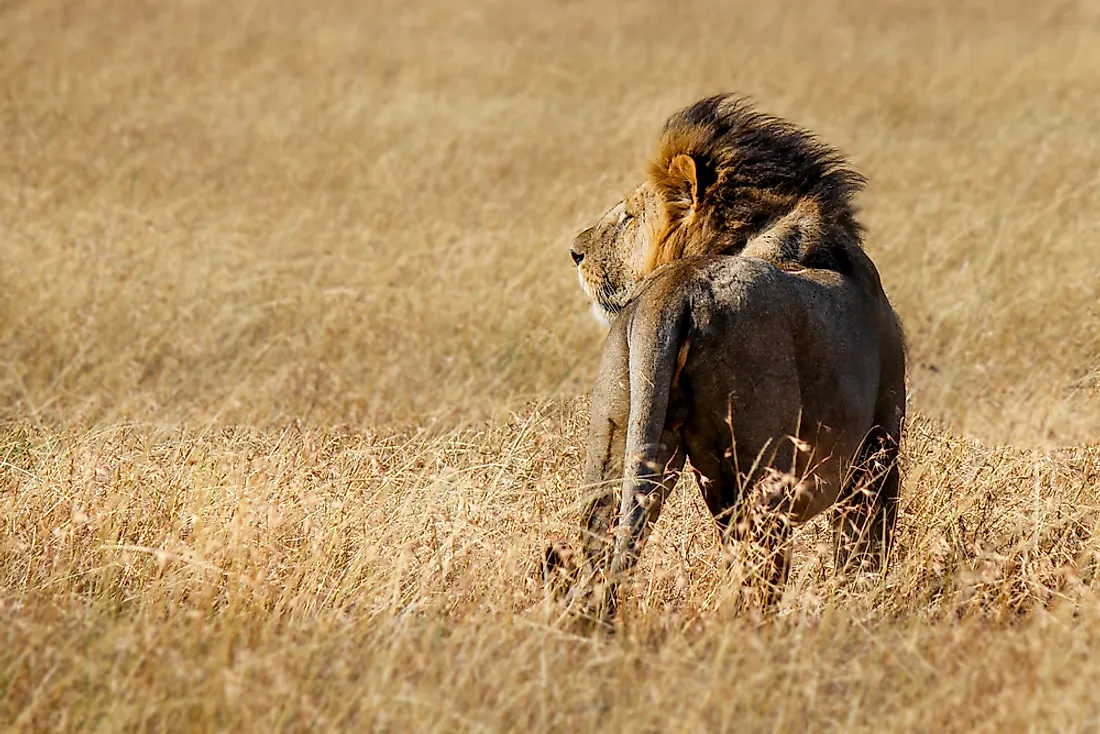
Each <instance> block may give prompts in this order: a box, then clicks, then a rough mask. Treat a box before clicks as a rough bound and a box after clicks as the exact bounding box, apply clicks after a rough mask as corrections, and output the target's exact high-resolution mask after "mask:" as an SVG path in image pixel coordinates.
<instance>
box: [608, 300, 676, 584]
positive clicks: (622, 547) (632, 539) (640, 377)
mask: <svg viewBox="0 0 1100 734" xmlns="http://www.w3.org/2000/svg"><path fill="white" fill-rule="evenodd" d="M655 285H656V284H655ZM649 290H650V293H653V292H654V291H658V290H663V291H664V292H665V294H668V295H672V297H671V298H668V297H664V295H662V296H660V297H658V298H656V299H653V300H652V301H650V299H645V300H646V301H650V303H652V304H653V305H654V308H644V307H639V308H637V309H636V310H635V311H634V314H633V316H632V317H631V323H630V325H629V333H628V337H627V338H628V340H629V344H630V346H629V354H630V357H629V374H630V418H629V421H628V423H627V430H626V450H625V456H624V459H623V486H622V507H621V511H620V514H619V518H620V523H621V524H620V532H621V535H620V537H619V541H618V543H617V546H618V547H617V549H616V550H617V552H616V553H615V556H616V559H617V561H618V564H625V565H627V566H629V565H630V563H631V560H632V558H633V556H634V555H635V545H636V543H637V540H638V538H639V537H640V536H641V535H642V530H643V525H644V523H645V522H646V511H647V508H648V507H650V506H651V504H652V502H651V500H650V495H652V494H653V492H655V491H662V489H663V479H664V478H665V473H666V465H665V464H666V462H668V461H670V460H671V458H672V457H671V456H670V454H669V447H668V446H667V445H666V443H665V442H664V440H663V439H664V436H663V434H665V431H666V430H669V428H668V426H667V418H668V415H667V413H668V406H669V393H670V392H671V391H672V389H673V387H674V385H675V383H676V380H677V378H678V377H679V373H680V370H681V369H683V366H684V362H685V361H686V359H687V354H688V346H689V340H688V329H689V324H690V305H689V302H688V299H687V297H686V296H685V295H673V294H672V293H669V291H668V290H665V289H660V288H651V289H649ZM642 298H645V295H644V294H643V296H642ZM640 305H641V306H644V305H645V304H640Z"/></svg>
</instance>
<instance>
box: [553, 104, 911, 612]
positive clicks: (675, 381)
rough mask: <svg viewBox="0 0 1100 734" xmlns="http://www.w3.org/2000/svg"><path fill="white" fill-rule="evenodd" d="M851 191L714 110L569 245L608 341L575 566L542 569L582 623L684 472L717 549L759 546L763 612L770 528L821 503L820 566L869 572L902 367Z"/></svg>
mask: <svg viewBox="0 0 1100 734" xmlns="http://www.w3.org/2000/svg"><path fill="white" fill-rule="evenodd" d="M862 186H863V178H862V177H861V176H860V175H859V174H858V173H856V172H855V171H854V170H853V169H852V168H851V167H850V166H849V165H848V163H847V162H846V161H845V159H844V158H843V157H842V156H841V155H840V154H839V153H838V152H836V151H835V150H833V149H831V148H829V147H828V146H826V145H824V144H822V143H820V142H819V141H818V140H817V139H816V138H814V137H813V136H812V135H811V134H810V133H808V132H806V131H804V130H801V129H799V128H797V127H796V126H794V125H792V124H791V123H789V122H787V121H784V120H781V119H778V118H775V117H772V116H768V115H764V114H761V113H759V112H756V111H754V110H753V109H752V108H751V107H749V106H748V105H747V104H746V103H744V102H743V101H741V100H738V99H735V98H733V97H731V96H729V95H721V96H716V97H710V98H707V99H704V100H701V101H700V102H698V103H696V104H694V105H692V106H690V107H688V108H686V109H684V110H681V111H680V112H678V113H676V114H675V115H673V116H672V117H671V118H670V119H669V120H668V122H667V123H666V124H665V129H664V133H663V136H662V139H661V143H660V146H659V151H658V154H657V156H656V159H655V160H654V162H653V163H652V165H651V166H650V171H649V180H647V181H646V182H645V183H643V184H642V185H641V186H640V187H638V188H637V189H636V190H635V191H634V192H633V193H631V194H630V196H628V197H627V198H626V200H625V201H622V202H620V203H619V204H617V205H616V206H614V207H612V208H611V210H610V211H608V212H607V214H605V215H604V217H603V218H602V219H601V220H600V221H599V222H598V223H597V224H596V225H595V226H594V227H592V228H589V229H587V230H585V231H584V232H582V233H581V234H580V235H578V236H577V238H576V240H575V242H574V244H573V249H572V257H573V260H574V262H575V263H576V264H577V266H578V269H579V274H580V279H581V283H582V285H583V287H584V289H585V291H586V292H587V293H588V295H589V296H590V298H591V299H592V301H593V303H594V308H595V310H596V311H597V314H598V315H600V316H602V317H603V319H604V320H606V321H607V322H609V325H610V331H609V334H608V337H607V341H606V342H605V344H604V347H603V354H602V357H601V360H600V364H599V368H598V372H597V377H596V384H595V387H594V389H593V392H592V404H591V416H590V427H589V438H588V447H587V460H586V464H585V470H584V479H585V483H586V485H587V486H589V487H592V488H600V489H605V490H606V491H601V492H600V493H599V494H598V495H597V496H595V498H594V499H592V500H591V501H590V503H589V504H588V506H587V509H586V511H585V514H584V520H583V527H582V545H583V555H582V563H581V565H580V566H579V567H577V566H574V565H572V564H570V562H569V559H568V557H567V553H566V552H565V551H564V550H563V547H562V546H561V545H556V546H554V547H552V548H551V549H550V550H549V551H548V552H547V557H546V561H547V563H546V571H547V573H548V574H550V575H551V578H555V577H556V578H557V579H559V580H564V581H565V583H564V584H559V585H558V588H559V591H561V590H564V589H569V592H570V596H571V597H572V598H573V599H574V600H577V601H579V603H580V604H582V605H583V607H584V612H585V613H586V614H593V615H595V616H596V618H597V619H599V620H601V621H607V620H608V619H609V618H610V617H611V616H613V615H614V612H615V606H616V597H617V586H618V584H619V582H620V581H621V579H622V578H623V575H624V574H625V573H626V572H627V571H629V569H630V568H631V567H633V565H634V564H635V563H636V561H637V558H638V554H639V553H640V551H641V547H642V544H643V543H644V541H645V538H646V535H647V533H648V531H649V528H650V526H651V525H652V524H653V523H654V522H656V520H657V517H658V514H659V513H660V511H661V505H662V503H663V502H664V500H665V498H666V496H667V495H668V493H669V491H671V489H672V486H673V484H674V483H675V481H676V477H677V475H678V474H679V472H680V470H681V469H682V467H683V466H684V462H685V459H688V460H690V464H691V468H692V469H693V470H694V472H695V474H696V477H697V478H698V480H699V485H700V487H701V488H702V492H703V497H704V499H705V501H706V504H707V507H708V508H709V509H710V511H711V513H712V514H713V516H714V518H715V520H716V521H717V523H718V526H719V529H720V531H721V533H722V537H723V540H724V541H729V540H731V539H735V538H751V539H753V540H756V541H757V542H759V543H761V544H763V545H764V547H765V548H767V549H769V551H770V552H769V557H768V560H767V562H766V564H765V566H764V569H765V570H764V574H763V575H764V576H765V580H766V584H765V588H766V590H767V591H766V600H767V601H766V603H769V604H770V603H771V602H774V601H775V600H776V599H777V597H778V594H779V593H780V592H781V590H782V587H783V584H784V583H785V581H786V575H787V558H786V552H785V548H784V542H785V539H786V537H787V533H788V528H789V525H790V524H792V523H801V522H804V521H806V520H808V519H810V518H812V517H813V516H815V515H816V514H818V513H819V512H821V511H822V510H824V509H826V508H828V507H830V506H831V505H833V504H834V503H835V502H837V501H838V499H841V500H844V501H845V502H846V503H847V504H848V505H849V506H850V509H849V511H848V512H846V513H843V514H838V521H837V523H836V525H835V539H836V561H837V567H838V569H839V568H843V567H845V566H847V565H848V564H849V563H851V562H853V561H856V560H858V561H859V562H860V563H861V565H870V566H872V567H874V566H878V565H880V563H881V560H882V559H883V558H884V557H885V555H886V553H887V552H888V550H889V547H890V541H891V536H892V531H893V527H894V524H895V520H896V514H897V511H896V505H897V496H898V483H899V476H898V467H897V454H898V445H899V442H900V434H901V429H902V422H903V419H904V415H905V350H904V345H903V339H902V332H901V327H900V325H899V322H898V319H897V317H896V315H895V313H894V310H893V308H892V307H891V305H890V303H889V301H888V300H887V297H886V295H885V293H884V292H883V289H882V285H881V283H880V281H879V276H878V272H877V270H876V269H875V266H874V265H873V264H872V262H871V260H870V259H869V258H868V257H867V255H866V254H865V253H864V251H863V247H862V234H861V232H862V230H861V228H860V226H859V224H858V222H857V221H856V217H855V211H854V207H853V204H852V198H853V196H854V195H855V194H856V192H858V191H859V190H860V189H861V188H862ZM609 485H610V488H609ZM616 510H617V512H616ZM616 526H617V532H612V531H613V530H615V528H616Z"/></svg>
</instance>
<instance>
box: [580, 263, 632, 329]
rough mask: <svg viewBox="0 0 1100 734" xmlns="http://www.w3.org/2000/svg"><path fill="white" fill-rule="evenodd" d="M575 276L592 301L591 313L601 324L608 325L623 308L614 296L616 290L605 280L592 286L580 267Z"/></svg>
mask: <svg viewBox="0 0 1100 734" xmlns="http://www.w3.org/2000/svg"><path fill="white" fill-rule="evenodd" d="M577 278H578V279H579V280H580V282H581V288H582V289H584V293H585V295H586V296H588V299H589V300H590V301H592V314H593V315H594V316H595V317H596V320H597V321H599V322H600V323H601V324H602V325H603V326H605V327H606V326H609V325H610V324H611V320H612V319H613V318H615V316H616V314H618V313H619V312H620V311H622V310H623V304H621V303H619V302H618V300H619V299H617V298H616V295H618V292H617V290H616V289H615V288H614V287H613V286H611V284H609V283H608V282H607V281H606V280H605V281H603V282H602V283H600V285H599V286H596V287H593V286H592V285H591V284H590V283H589V281H588V279H587V278H585V277H584V273H583V272H581V269H580V268H577Z"/></svg>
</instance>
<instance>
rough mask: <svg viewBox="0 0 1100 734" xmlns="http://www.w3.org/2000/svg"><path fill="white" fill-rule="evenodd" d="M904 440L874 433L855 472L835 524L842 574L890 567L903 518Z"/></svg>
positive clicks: (838, 565)
mask: <svg viewBox="0 0 1100 734" xmlns="http://www.w3.org/2000/svg"><path fill="white" fill-rule="evenodd" d="M900 482H901V477H900V472H899V468H898V441H897V438H896V437H895V436H893V435H891V434H890V433H889V432H888V431H886V430H884V429H882V428H879V427H876V428H874V429H872V430H871V432H870V434H869V435H868V437H867V440H866V441H864V443H863V448H862V449H861V451H860V453H859V455H858V461H857V462H856V464H855V466H853V467H852V469H851V472H850V476H849V479H848V482H847V484H846V487H845V494H844V496H843V497H841V498H840V502H838V504H837V511H836V516H835V519H834V520H833V549H834V561H835V566H836V570H837V572H838V573H843V572H849V571H877V570H880V569H882V568H884V567H885V565H886V561H887V559H888V558H889V554H890V550H891V547H892V545H893V537H894V527H895V525H896V524H897V516H898V509H897V505H898V491H899V485H900Z"/></svg>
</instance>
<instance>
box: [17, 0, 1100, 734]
mask: <svg viewBox="0 0 1100 734" xmlns="http://www.w3.org/2000/svg"><path fill="white" fill-rule="evenodd" d="M0 87H2V91H3V95H2V96H0V141H2V142H0V345H2V346H3V350H2V352H0V368H2V369H0V421H2V422H0V502H2V503H3V508H4V511H3V514H2V516H0V521H2V522H3V524H4V527H3V532H2V533H0V614H2V618H3V619H4V624H3V625H0V630H2V632H0V634H2V635H3V643H4V644H3V645H2V646H0V723H3V724H4V725H5V726H6V727H8V728H10V729H12V730H15V731H20V730H21V731H43V730H87V729H94V730H105V731H116V730H165V729H168V730H242V729H245V730H255V731H270V730H273V729H276V730H278V729H289V730H299V729H320V730H330V729H347V730H355V731H362V730H382V731H405V730H409V731H412V730H416V731H424V730H429V731H430V730H441V731H452V730H477V731H484V730H494V731H495V730H511V729H528V730H561V731H575V730H578V729H595V728H601V729H611V730H626V729H631V730H633V729H635V728H638V729H642V730H661V731H676V730H693V731H698V730H707V731H710V730H722V729H727V730H746V729H747V730H753V729H780V730H801V729H812V730H821V729H842V730H848V731H858V730H872V729H873V730H875V731H880V730H967V731H974V730H987V731H1005V730H1021V729H1061V730H1089V729H1094V728H1096V727H1097V721H1100V718H1098V717H1100V709H1098V706H1097V704H1096V702H1095V697H1094V695H1093V691H1094V690H1095V686H1096V684H1097V682H1098V681H1100V665H1097V664H1096V663H1095V655H1094V654H1093V650H1095V649H1096V644H1097V640H1098V639H1100V607H1098V605H1097V600H1098V598H1100V597H1098V596H1097V589H1096V586H1097V583H1100V580H1098V579H1097V578H1096V564H1097V556H1096V554H1097V551H1098V549H1100V548H1098V542H1097V539H1096V532H1095V531H1096V523H1097V521H1098V519H1100V444H1097V443H1096V442H1097V440H1098V437H1100V372H1098V370H1100V285H1098V283H1100V244H1098V243H1100V231H1098V230H1100V228H1098V225H1097V221H1098V220H1100V174H1098V171H1100V143H1098V138H1097V135H1096V121H1097V120H1098V119H1100V6H1098V5H1097V4H1096V3H1094V2H1084V1H1082V2H1076V3H1074V2H1054V3H1047V4H1032V3H1024V2H1018V1H1016V0H1010V1H1009V2H1001V3H986V2H979V1H978V0H966V1H964V2H953V3H946V2H942V3H938V2H909V3H901V2H889V3H872V2H862V1H857V2H845V3H840V2H824V3H816V4H813V5H811V6H803V5H802V4H799V3H795V2H793V1H792V2H780V3H771V4H767V3H757V4H752V5H749V4H725V3H721V4H720V3H705V2H688V3H680V4H678V5H677V6H676V7H675V8H672V7H671V6H666V5H660V4H657V3H647V2H642V3H632V4H626V3H622V4H612V3H609V2H592V3H575V2H561V3H556V4H553V5H552V6H545V7H541V6H540V7H538V8H535V7H534V6H532V7H526V6H522V5H520V4H515V3H503V2H497V1H494V0H476V1H474V2H468V3H465V4H463V5H461V6H458V5H453V4H450V3H444V2H427V3H419V4H414V3H396V2H389V1H388V0H379V1H376V2H373V3H370V4H362V3H352V2H339V1H336V0H332V1H330V2H325V3H305V2H300V3H294V2H290V0H280V1H278V2H268V3H245V2H220V3H215V2H209V1H207V0H194V1H189V2H185V3H177V4H172V5H166V4H162V3H151V2H136V1H134V0H116V1H113V2H106V1H105V0H97V1H94V2H87V3H83V4H80V5H73V4H69V3H62V2H59V1H57V0H54V1H53V2H48V1H47V0H21V1H16V2H9V3H7V4H5V5H2V6H0ZM727 89H735V90H741V91H745V92H748V93H751V94H752V95H753V96H754V97H755V98H756V99H757V101H758V102H759V104H760V105H761V106H762V107H764V108H766V109H767V110H769V111H772V112H775V113H778V114H783V115H786V116H789V117H791V118H792V119H795V120H796V121H798V122H800V123H802V124H805V125H807V126H809V127H811V128H813V129H815V130H817V131H818V132H819V133H821V135H822V136H823V137H825V138H826V139H828V140H829V141H831V142H834V143H836V144H837V145H839V146H841V147H842V148H843V149H845V150H846V151H848V152H849V153H850V154H851V155H852V157H853V159H854V160H855V162H856V163H857V165H858V166H859V167H860V168H861V169H862V170H864V171H865V172H866V173H867V175H868V177H869V179H870V181H871V184H870V187H869V189H868V191H867V192H866V194H865V195H863V196H862V198H861V204H862V206H863V209H864V212H865V221H866V223H867V225H868V229H869V236H868V245H867V247H868V251H869V252H870V253H871V255H872V256H873V257H874V258H875V261H876V263H878V265H879V268H880V270H881V272H882V275H883V279H884V282H885V285H886V288H887V291H888V292H889V294H890V295H891V298H892V299H893V300H894V302H895V304H896V306H897V308H898V311H899V312H900V313H901V315H902V318H903V319H904V321H905V325H906V328H907V333H908V338H909V343H910V353H911V364H912V369H911V379H910V388H911V399H910V405H911V410H912V411H913V414H914V415H915V416H916V417H915V419H914V420H913V422H912V424H911V427H910V431H909V434H908V436H907V439H906V444H905V447H904V454H905V458H904V461H905V482H904V488H903V504H902V516H901V520H900V530H899V539H898V556H897V558H896V559H895V563H894V564H893V566H892V567H891V569H890V571H889V572H888V573H887V574H886V575H885V576H882V577H874V578H854V579H837V578H835V577H834V576H833V574H832V573H831V570H830V569H829V561H828V558H829V555H830V554H829V552H828V551H827V549H826V546H827V545H828V534H827V533H826V530H825V528H826V522H825V520H826V519H827V518H823V519H822V520H821V521H815V522H814V523H812V524H811V525H810V526H809V527H807V528H805V529H804V530H803V531H802V532H801V533H800V535H799V538H798V548H797V555H796V558H797V561H796V567H795V569H794V573H793V576H792V582H791V586H790V588H789V589H788V591H787V594H786V595H785V597H784V600H783V602H782V605H781V610H780V615H779V616H778V618H776V619H773V620H768V621H762V620H759V619H756V618H754V617H753V616H752V615H751V614H739V613H737V612H736V611H735V608H736V606H737V605H736V604H735V603H734V602H735V600H736V597H737V594H738V591H737V588H736V584H735V583H734V582H733V581H731V580H730V579H729V578H726V577H725V576H723V575H722V574H721V573H720V572H719V570H718V569H719V566H720V565H721V564H720V557H719V556H720V554H719V549H718V546H717V541H716V536H715V532H714V530H713V528H712V526H711V524H710V523H709V522H708V520H707V519H706V513H705V511H704V510H703V508H702V505H701V502H700V501H699V499H698V496H697V492H696V491H695V488H694V487H692V486H691V485H690V483H685V484H684V486H681V487H680V488H679V490H678V492H677V493H676V495H675V497H674V499H673V501H672V504H671V506H670V507H669V509H668V510H666V513H665V516H664V517H663V518H662V521H661V523H660V525H659V527H658V528H657V530H656V532H655V535H654V538H653V540H652V542H651V543H650V545H649V546H648V548H647V551H646V558H645V559H644V563H643V564H642V567H641V568H640V569H639V572H638V575H637V577H636V579H635V581H634V583H633V585H632V586H631V588H630V591H629V594H628V603H627V605H626V608H625V610H624V626H623V630H622V632H621V634H620V635H618V636H617V637H615V638H614V639H610V640H600V639H587V638H580V637H575V636H572V635H571V634H569V633H568V632H567V630H566V629H565V628H564V627H563V626H562V625H560V624H558V622H557V620H556V618H555V613H556V612H555V609H554V607H553V606H552V605H549V604H548V603H547V602H546V600H545V599H544V596H543V591H542V588H541V585H540V584H538V583H536V577H535V574H534V562H535V559H536V558H537V555H538V551H539V550H540V549H541V548H542V547H544V544H545V543H546V542H547V541H548V540H550V539H552V538H557V537H562V536H564V535H565V534H567V533H569V532H570V531H571V530H570V529H571V527H572V524H573V523H575V522H576V520H577V517H578V513H579V507H578V502H579V501H580V496H581V488H580V487H579V485H578V483H579V468H580V463H581V461H582V456H581V455H580V446H581V445H582V434H583V426H584V421H585V418H586V407H585V403H584V400H583V397H579V396H581V395H582V394H583V393H584V392H585V391H586V390H587V387H588V383H589V380H590V378H591V375H592V371H593V367H594V363H595V359H596V356H597V354H598V349H599V343H600V333H599V331H598V329H596V327H595V326H594V325H593V324H592V323H591V317H590V316H589V314H588V311H587V305H586V304H585V302H584V298H583V295H582V294H581V293H580V290H579V288H578V287H577V285H576V281H575V276H574V273H573V272H572V269H571V267H570V263H569V260H568V258H567V256H566V245H567V243H568V242H569V239H570V238H571V236H572V235H573V233H574V232H575V231H576V230H577V229H578V228H579V227H580V226H581V225H583V224H585V223H586V222H590V221H591V220H593V219H594V218H595V217H596V216H598V215H599V214H600V213H601V212H602V210H603V209H604V208H605V207H606V206H607V205H609V204H611V203H612V202H613V201H614V200H615V198H616V197H617V196H619V195H620V194H621V193H622V192H623V191H624V190H626V189H627V187H629V186H630V185H632V184H633V183H635V182H636V181H637V180H638V177H639V176H640V175H641V168H642V164H643V163H644V161H645V156H646V154H647V153H648V151H649V150H650V148H651V146H652V144H653V141H654V139H655V137H656V134H657V131H658V129H659V126H660V123H661V122H662V120H663V119H664V117H665V116H667V115H668V114H669V113H670V112H671V111H673V110H674V109H676V108H677V107H679V106H681V105H683V104H686V103H689V102H691V101H693V100H694V99H696V98H697V97H699V96H701V95H703V94H707V93H711V92H715V91H721V90H727Z"/></svg>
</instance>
